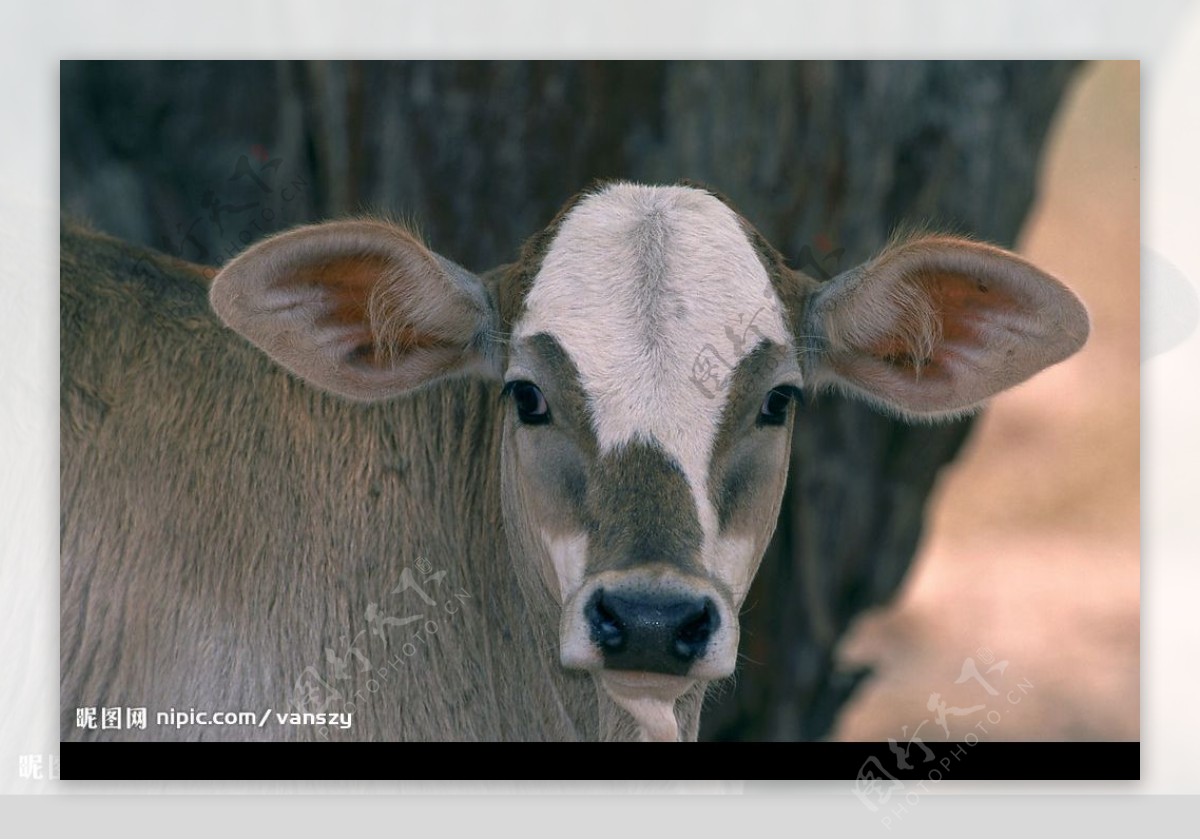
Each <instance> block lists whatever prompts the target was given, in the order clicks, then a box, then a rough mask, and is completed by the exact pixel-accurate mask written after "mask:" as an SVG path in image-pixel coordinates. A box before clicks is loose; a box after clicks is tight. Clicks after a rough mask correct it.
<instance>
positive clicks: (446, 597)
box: [62, 184, 1087, 740]
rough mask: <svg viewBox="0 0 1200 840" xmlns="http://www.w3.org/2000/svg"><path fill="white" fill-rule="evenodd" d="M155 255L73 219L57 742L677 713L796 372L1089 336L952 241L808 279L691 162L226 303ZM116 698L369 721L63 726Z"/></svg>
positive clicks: (535, 736) (255, 252) (908, 387)
mask: <svg viewBox="0 0 1200 840" xmlns="http://www.w3.org/2000/svg"><path fill="white" fill-rule="evenodd" d="M142 257H143V259H142V261H141V262H139V261H138V259H137V258H138V255H137V254H135V253H133V252H131V250H130V249H128V248H127V247H126V246H121V245H120V244H119V243H116V242H113V241H112V240H107V239H104V238H102V237H97V236H94V235H91V234H87V233H83V232H79V231H75V230H70V229H67V230H64V234H63V269H62V271H63V274H62V289H63V292H62V294H63V299H62V324H63V327H62V342H63V343H62V400H63V409H62V410H63V420H62V423H63V430H62V435H63V437H62V451H63V459H62V470H63V475H62V487H63V525H62V527H63V578H62V592H63V634H62V658H63V705H64V717H63V736H64V738H77V737H125V738H140V737H144V738H162V737H164V735H165V736H166V737H180V738H271V739H281V738H289V739H290V738H301V739H304V738H313V737H329V738H338V737H345V738H352V739H371V740H374V739H381V740H407V739H414V740H418V739H447V740H449V739H520V740H541V739H631V738H648V739H655V740H674V739H676V738H685V739H687V738H694V737H695V734H696V731H697V727H698V716H699V708H700V702H701V700H702V698H703V694H704V692H705V690H706V687H707V685H708V683H709V682H710V681H712V680H716V679H721V678H723V677H726V676H728V675H729V674H730V673H732V671H733V668H734V662H735V656H736V651H737V644H738V632H737V612H738V610H739V608H740V606H741V604H742V600H743V599H744V597H745V594H746V590H747V588H748V587H749V584H750V581H751V579H752V577H753V574H754V572H755V570H756V568H757V565H758V562H759V559H760V558H761V556H762V553H763V550H764V549H765V547H766V544H767V541H768V540H769V538H770V536H771V533H772V530H773V528H774V524H775V518H776V517H777V515H778V509H779V502H780V498H781V496H782V492H783V487H784V482H785V480H786V464H787V461H788V447H789V441H790V429H791V423H792V420H793V417H792V412H791V411H790V408H789V400H790V399H791V398H793V396H794V395H795V394H798V393H799V392H801V391H813V390H816V389H819V388H823V387H840V388H843V389H845V390H847V391H850V392H853V393H856V394H859V395H862V396H864V397H865V398H867V399H870V400H872V401H874V402H876V403H878V404H881V405H883V406H886V407H887V408H888V409H889V410H891V411H894V412H897V413H900V414H903V415H905V416H909V417H913V418H930V417H937V416H945V415H953V414H956V413H961V412H964V411H968V410H971V409H972V408H973V407H975V406H976V405H978V404H979V402H980V401H981V400H983V399H984V398H986V397H987V396H989V395H990V394H992V393H994V392H995V391H997V390H1000V389H1001V388H1003V387H1007V386H1009V385H1011V384H1014V383H1015V382H1017V381H1020V380H1021V379H1023V378H1025V377H1027V376H1029V375H1031V374H1032V373H1033V372H1035V371H1036V370H1038V369H1040V368H1041V367H1044V366H1045V365H1047V364H1052V363H1053V362H1055V361H1058V360H1060V359H1061V358H1064V357H1065V356H1066V355H1069V354H1070V353H1071V352H1073V351H1074V350H1075V349H1077V348H1078V347H1079V346H1080V345H1081V344H1082V341H1083V339H1084V337H1085V336H1086V332H1087V319H1086V315H1085V313H1084V311H1083V309H1082V307H1081V306H1080V305H1079V303H1078V301H1076V300H1075V299H1074V297H1073V296H1072V295H1071V294H1070V293H1069V292H1068V291H1067V290H1066V289H1065V288H1064V287H1062V286H1061V284H1058V283H1057V281H1054V280H1053V279H1051V278H1049V277H1047V276H1046V275H1044V274H1042V273H1041V272H1038V271H1037V270H1036V269H1034V268H1033V267H1032V266H1029V265H1027V264H1025V263H1023V262H1022V261H1020V260H1019V259H1017V258H1015V257H1013V256H1011V255H1008V254H1006V253H1004V252H1002V251H999V250H998V249H993V248H990V247H988V246H983V245H976V244H973V243H968V242H962V241H958V240H947V239H937V238H930V239H924V240H921V241H919V242H915V243H897V244H895V245H894V246H892V247H891V248H889V249H888V250H887V251H885V252H884V254H882V255H881V256H880V257H879V258H878V259H877V260H875V261H873V262H872V263H869V264H867V265H866V266H862V267H859V268H858V269H854V270H852V271H851V272H848V273H847V274H846V275H843V276H841V277H839V278H835V279H834V280H833V281H830V282H829V283H828V284H824V285H820V284H817V283H816V282H815V281H813V280H812V279H810V278H808V277H805V276H804V275H802V274H800V273H798V272H793V271H791V270H789V269H787V268H786V266H784V264H783V262H782V260H781V259H780V258H779V257H778V255H777V254H775V252H774V251H773V250H772V249H770V247H769V246H767V245H766V244H765V243H764V242H762V241H761V238H760V237H758V235H757V234H756V233H755V232H754V231H753V229H752V228H751V227H750V226H749V224H748V223H746V222H745V221H744V220H743V219H741V218H740V217H738V216H737V214H736V213H734V212H733V211H732V210H731V209H730V208H729V207H728V206H727V205H726V204H725V203H724V202H723V201H722V200H720V199H719V198H718V197H716V196H714V195H712V194H710V193H708V192H707V191H704V190H700V189H696V188H692V187H666V188H652V187H640V186H635V185H628V184H615V185H609V186H606V187H602V188H600V189H598V190H596V191H593V192H591V193H587V194H583V195H581V196H580V197H578V198H577V199H576V200H575V201H573V202H572V203H571V204H569V205H568V206H567V207H566V208H565V209H564V211H563V212H562V213H561V214H560V216H559V217H558V218H557V219H556V220H555V221H554V222H553V223H552V224H551V225H550V227H549V228H547V230H546V231H543V232H542V233H541V234H539V235H538V236H536V237H534V238H533V239H532V240H530V242H529V243H528V244H527V245H526V247H525V249H524V250H523V252H522V255H521V258H520V260H518V261H517V262H516V263H514V264H513V265H511V266H506V267H502V268H500V269H497V270H494V271H493V272H490V273H489V274H487V275H483V276H480V277H476V276H475V275H472V274H470V273H469V272H467V271H466V270H464V269H462V268H460V267H459V266H457V265H455V264H454V263H452V262H450V261H449V260H446V259H445V258H443V257H441V256H439V255H437V254H434V253H433V252H432V251H430V250H429V249H428V248H427V247H426V246H424V245H423V244H422V243H420V242H419V241H418V240H416V239H415V238H414V237H413V236H412V235H411V234H410V233H408V232H407V231H404V230H402V229H399V228H396V227H394V226H391V225H387V224H385V223H381V222H375V221H368V220H363V221H350V222H338V223H331V224H328V225H320V226H312V227H309V228H302V229H299V230H296V231H292V232H289V233H286V234H283V235H281V236H278V237H275V238H273V239H271V240H268V241H266V242H264V243H260V244H259V245H256V246H254V247H253V248H251V249H250V250H249V251H248V252H247V253H246V254H244V255H242V256H240V257H239V258H238V259H236V260H234V261H233V263H231V264H230V265H229V266H228V267H226V268H225V269H224V270H223V271H222V272H221V273H220V274H219V275H218V276H217V277H216V278H215V280H213V282H212V288H211V303H212V308H210V306H209V294H210V292H209V288H208V281H209V280H210V277H208V276H206V273H205V272H204V271H202V270H200V269H197V268H196V267H192V266H187V265H184V264H180V263H176V262H172V261H169V260H167V259H166V258H162V257H155V256H153V255H142ZM135 265H136V266H138V267H139V268H140V270H137V271H135V270H133V268H134V267H135ZM209 274H211V272H209ZM214 309H215V311H216V313H217V314H216V315H214V312H213V310H214ZM217 315H219V316H220V317H219V318H218V317H217ZM222 321H224V322H225V324H228V325H229V326H231V327H233V329H234V330H236V331H238V332H240V333H242V334H243V335H244V336H246V337H247V338H249V339H250V341H251V342H253V344H256V345H258V348H261V350H262V351H265V353H266V355H264V353H262V352H260V350H259V349H256V348H255V347H253V346H251V344H248V343H246V342H245V341H243V340H241V339H240V338H238V337H237V336H235V335H233V334H231V333H230V332H229V330H228V329H226V328H225V326H224V325H223V324H222ZM268 355H269V356H270V357H271V358H273V359H274V360H275V361H274V362H273V361H272V360H271V359H269V358H268ZM275 362H278V364H276V363H275ZM281 366H282V367H281ZM285 368H286V369H287V370H285ZM288 370H290V371H291V372H292V373H294V374H297V375H298V376H299V377H301V378H302V379H303V380H307V381H306V382H305V381H301V380H300V379H296V378H295V377H293V376H292V375H291V374H289V373H288ZM347 398H348V399H347ZM780 643H786V640H780ZM117 705H120V706H124V707H130V706H132V707H146V708H148V709H149V710H150V711H151V714H152V715H153V714H154V712H155V711H165V710H168V709H176V710H186V709H190V708H195V709H197V710H207V711H243V710H245V711H254V712H260V713H261V712H264V711H266V710H267V709H272V710H275V711H285V710H288V711H291V710H300V711H305V710H308V711H321V712H345V711H350V712H352V714H353V724H352V726H351V728H349V729H347V730H336V729H328V728H326V729H321V728H319V727H314V726H293V725H287V724H283V723H280V722H278V721H277V720H275V719H273V718H272V719H267V720H266V722H265V723H264V724H263V725H262V726H259V725H257V724H255V725H239V726H220V727H215V726H214V727H202V726H192V727H187V728H184V729H181V730H179V731H178V732H173V733H169V734H167V733H164V732H163V731H162V730H160V729H157V728H156V727H155V726H153V725H151V726H149V727H147V729H146V730H129V729H123V730H110V731H103V730H88V729H79V728H77V727H76V726H75V723H76V721H75V719H74V715H73V710H74V709H75V708H76V707H79V706H95V707H103V706H117Z"/></svg>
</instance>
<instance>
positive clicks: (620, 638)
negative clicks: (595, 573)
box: [584, 589, 625, 653]
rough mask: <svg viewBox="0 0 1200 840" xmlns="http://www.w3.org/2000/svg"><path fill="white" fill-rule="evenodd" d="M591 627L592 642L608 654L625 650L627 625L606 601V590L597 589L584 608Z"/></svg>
mask: <svg viewBox="0 0 1200 840" xmlns="http://www.w3.org/2000/svg"><path fill="white" fill-rule="evenodd" d="M584 615H585V616H586V617H587V620H588V624H589V625H590V627H591V637H592V641H593V642H594V643H595V644H596V645H597V646H598V647H599V648H600V649H601V650H604V651H605V652H607V653H619V652H620V651H622V650H624V648H625V624H624V623H623V622H622V621H621V619H620V618H618V617H617V615H616V613H615V612H614V611H613V608H612V605H610V604H608V603H606V602H605V600H604V590H603V589H597V590H596V591H595V592H594V593H593V594H592V597H591V598H589V599H588V603H587V606H586V607H585V608H584Z"/></svg>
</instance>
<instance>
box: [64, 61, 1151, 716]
mask: <svg viewBox="0 0 1200 840" xmlns="http://www.w3.org/2000/svg"><path fill="white" fill-rule="evenodd" d="M60 67H61V155H62V160H61V181H60V184H61V200H62V207H63V211H64V212H65V213H67V214H69V215H73V216H76V217H79V218H82V219H83V220H85V221H87V222H89V223H91V224H92V225H93V226H95V227H96V228H98V229H100V230H103V231H106V232H108V233H111V234H113V235H116V236H119V237H121V238H123V239H126V240H129V241H131V242H135V243H140V244H143V245H147V246H150V247H154V248H157V249H159V250H164V251H167V252H169V253H172V254H174V255H176V256H179V257H182V258H184V259H188V260H191V261H194V262H201V263H207V264H209V265H219V264H221V263H223V262H224V261H225V260H227V259H228V258H229V257H231V256H233V255H234V254H236V253H238V252H239V251H241V250H242V249H244V248H245V247H246V246H247V245H248V244H250V243H252V242H253V241H255V240H257V239H259V238H261V237H263V236H265V235H268V234H270V233H273V232H275V231H278V230H282V229H285V228H287V227H289V226H291V225H294V224H299V223H303V222H310V221H315V220H319V219H324V218H332V217H337V216H341V215H345V214H347V213H354V212H363V211H367V212H383V213H388V214H390V215H393V216H398V217H401V218H405V219H410V220H413V221H415V222H416V224H417V225H418V227H419V228H420V229H421V230H422V232H423V233H424V234H425V236H426V237H427V239H428V240H429V242H430V244H431V245H432V246H433V247H434V248H435V249H436V250H438V251H440V252H441V253H443V254H445V255H446V256H448V257H450V258H452V259H455V260H456V261H458V262H461V263H463V264H464V265H466V266H467V267H469V268H472V269H476V270H482V269H486V268H489V267H491V266H492V265H495V264H497V263H500V262H503V261H507V260H510V259H512V258H513V257H514V256H515V255H516V252H517V248H518V247H519V245H520V243H521V242H522V241H523V240H524V239H525V238H526V237H528V236H529V235H530V234H532V233H533V232H535V231H536V230H538V229H539V228H541V227H542V226H544V225H545V224H546V223H547V222H548V221H549V220H550V218H551V217H552V216H553V214H554V212H555V211H556V210H557V208H558V207H559V206H560V205H561V204H562V203H563V202H564V201H565V200H566V199H568V198H569V197H570V196H571V195H572V194H574V193H575V192H576V191H578V190H579V189H581V188H583V187H585V186H586V185H587V184H588V183H589V182H591V181H592V180H593V179H596V178H627V179H632V180H640V181H647V182H671V181H675V180H678V179H681V178H688V179H693V180H698V181H701V182H703V183H705V184H708V185H709V186H712V187H713V188H715V189H717V190H719V191H721V192H723V193H724V194H726V195H727V196H728V197H729V198H730V199H731V200H732V202H733V203H734V205H735V206H737V207H738V208H739V209H740V210H741V211H742V213H743V214H744V215H745V216H746V217H747V218H748V219H749V220H750V221H751V222H752V223H754V224H755V225H756V226H757V227H758V228H759V229H760V230H761V231H762V232H763V234H764V235H765V236H766V237H767V238H768V239H769V240H770V241H771V242H772V243H773V244H775V245H776V246H777V247H778V248H779V249H780V250H781V252H782V253H783V254H784V256H785V257H786V258H787V259H788V261H789V263H790V264H791V265H792V266H793V267H796V268H800V269H803V270H805V271H806V272H808V273H809V274H811V275H813V276H815V277H818V278H826V277H828V276H830V275H832V274H834V273H836V272H837V271H839V270H842V269H844V268H848V267H851V266H853V265H855V264H857V263H859V262H861V261H863V260H865V259H867V258H868V257H869V256H871V254H873V253H874V252H875V251H876V250H877V249H878V248H880V247H881V246H882V245H883V244H884V242H886V240H887V238H888V236H889V234H890V233H891V232H892V231H893V230H894V229H895V228H896V227H898V226H902V225H911V224H925V225H931V226H935V227H939V228H942V229H947V230H950V231H954V232H959V233H964V234H971V235H974V236H977V237H979V238H981V239H985V240H988V241H991V242H995V243H998V244H1001V245H1005V246H1009V247H1013V246H1017V247H1019V248H1020V249H1021V250H1022V251H1023V252H1024V253H1026V254H1027V255H1028V256H1030V258H1031V259H1033V260H1034V261H1035V262H1037V263H1038V264H1039V265H1041V266H1043V267H1044V268H1046V269H1048V270H1050V271H1051V272H1054V273H1056V274H1058V275H1059V276H1060V277H1062V278H1063V279H1064V280H1065V281H1067V282H1068V284H1069V285H1071V286H1072V287H1073V288H1075V289H1076V290H1077V291H1078V292H1079V293H1080V294H1081V296H1082V297H1083V299H1084V300H1085V302H1086V303H1087V304H1088V306H1089V309H1090V310H1091V312H1092V315H1093V319H1094V326H1093V338H1092V340H1091V342H1090V343H1089V345H1088V347H1087V348H1086V349H1085V351H1084V352H1083V353H1081V354H1080V355H1079V356H1077V357H1076V358H1074V359H1072V360H1071V361H1069V362H1068V363H1065V364H1063V365H1061V366H1059V367H1057V368H1055V369H1053V370H1052V371H1050V372H1048V373H1045V374H1043V375H1041V376H1039V377H1038V378H1037V379H1036V380H1034V381H1033V382H1031V383H1029V384H1028V385H1027V386H1025V387H1023V388H1021V389H1018V390H1017V391H1014V392H1012V393H1011V394H1007V395H1005V396H1003V397H1001V398H999V399H998V400H996V401H995V404H994V405H993V406H992V408H990V409H989V410H988V411H987V412H986V413H985V414H984V415H983V416H982V418H981V419H979V420H976V421H971V420H967V421H958V422H955V423H951V424H942V425H938V426H923V427H912V426H906V425H904V424H900V423H896V422H894V421H892V420H890V419H889V418H886V417H884V416H882V415H880V414H878V413H876V412H875V411H873V410H872V409H869V408H867V407H865V406H861V405H858V404H857V403H853V402H850V401H846V400H842V399H840V398H837V397H833V396H827V397H822V398H820V399H816V400H813V401H811V402H810V403H809V405H808V406H807V407H805V408H804V409H803V410H802V412H801V414H800V416H799V417H798V419H797V423H796V430H795V434H794V442H793V456H792V464H791V468H790V475H789V486H788V490H787V492H786V495H785V499H784V504H783V508H782V514H781V520H780V523H779V527H778V530H777V534H776V538H775V540H774V541H773V543H772V545H771V547H770V549H769V550H768V553H767V556H766V558H765V559H764V562H763V566H762V569H761V571H760V573H759V576H758V578H757V579H756V581H755V584H754V587H753V588H752V590H751V593H750V595H749V597H748V598H747V603H746V608H745V611H744V614H743V617H742V619H743V644H742V652H743V661H742V664H741V666H740V669H739V674H738V678H737V680H736V682H735V683H732V684H730V685H727V686H724V687H723V688H722V690H720V691H719V692H717V693H716V694H715V696H714V697H713V698H712V702H711V703H710V705H709V707H708V708H707V709H706V712H705V716H704V731H703V732H702V736H703V737H706V738H712V739H736V740H797V739H816V738H823V737H834V738H844V739H870V740H881V739H885V738H887V737H895V738H900V737H901V736H902V733H903V732H904V731H907V733H908V735H910V736H911V734H912V730H913V728H914V727H916V726H918V725H920V724H921V723H922V721H924V720H926V719H928V718H930V716H931V711H930V710H929V709H928V707H927V704H928V701H929V698H930V695H931V694H933V693H935V692H936V693H939V694H940V696H941V698H942V699H943V700H944V701H945V702H946V703H948V704H949V705H950V706H955V705H957V706H960V707H962V708H969V706H968V705H967V704H968V703H970V702H973V701H972V700H971V698H972V697H978V693H977V687H976V694H974V695H968V694H967V693H965V692H967V691H968V690H969V689H971V688H972V687H973V686H972V685H971V684H969V683H965V684H961V685H956V684H955V680H956V679H957V678H958V677H959V676H960V672H961V669H962V667H963V664H964V660H965V659H966V658H967V657H976V658H977V659H978V661H979V662H980V670H981V671H983V670H984V668H985V667H990V664H989V663H988V662H987V661H985V660H986V659H987V658H988V657H992V658H993V660H994V662H993V663H991V664H996V663H1000V662H1007V663H1008V664H1007V666H1005V667H1006V669H1007V670H1005V671H1003V672H997V674H993V675H992V676H991V677H990V678H991V679H993V680H998V679H999V677H1003V678H1004V680H1009V681H1011V682H1014V683H1015V682H1016V680H1017V679H1018V678H1020V679H1023V680H1025V681H1026V682H1028V683H1029V684H1030V685H1031V686H1032V688H1030V689H1029V691H1028V699H1027V700H1023V702H1022V704H1021V706H1020V707H1019V708H1016V707H1014V709H1013V711H1012V713H1011V714H1010V715H1009V716H1008V718H1006V721H1005V725H1004V726H1003V727H999V728H997V729H996V730H995V732H993V733H991V734H989V735H988V736H987V737H989V738H1004V739H1009V740H1019V739H1042V738H1044V739H1072V740H1073V739H1120V738H1136V737H1137V734H1138V723H1137V721H1138V679H1137V676H1138V555H1137V521H1138V508H1137V505H1138V487H1137V475H1138V473H1137V470H1138V453H1137V439H1138V438H1137V418H1138V392H1137V386H1138V379H1137V375H1138V374H1137V370H1138V368H1137V350H1138V320H1137V318H1138V255H1137V243H1138V171H1137V160H1138V70H1137V64H1136V62H1126V63H1100V64H1080V63H1077V62H898V63H892V62H864V63H859V62H501V63H489V62H63V63H62V64H61V65H60ZM947 465H949V466H947ZM943 468H944V469H943ZM931 494H932V495H931ZM918 549H919V555H918ZM914 557H917V558H918V559H917V560H916V562H915V563H914ZM993 655H994V656H993ZM948 721H949V724H948V729H949V736H948V737H953V738H957V737H961V736H962V734H963V731H964V729H963V726H964V725H965V724H966V722H967V718H966V717H965V716H963V717H961V718H959V717H956V716H953V715H951V716H950V717H949V718H948ZM973 722H974V720H973V719H972V720H971V723H973ZM960 724H962V725H960ZM949 727H958V728H957V730H955V729H952V728H949ZM922 731H923V734H924V735H925V736H926V737H929V732H930V730H929V727H928V726H927V727H926V729H925V730H922ZM937 737H938V738H941V732H937Z"/></svg>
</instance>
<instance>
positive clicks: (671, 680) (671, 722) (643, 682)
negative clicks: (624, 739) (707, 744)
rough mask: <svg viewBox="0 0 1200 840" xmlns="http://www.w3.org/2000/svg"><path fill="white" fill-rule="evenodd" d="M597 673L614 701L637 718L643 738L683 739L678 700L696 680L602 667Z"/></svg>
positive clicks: (657, 739) (653, 739) (655, 739)
mask: <svg viewBox="0 0 1200 840" xmlns="http://www.w3.org/2000/svg"><path fill="white" fill-rule="evenodd" d="M596 677H597V679H599V680H600V684H601V685H602V686H604V690H605V691H606V692H607V693H608V696H609V697H611V698H612V699H613V702H615V703H616V704H617V705H618V706H620V707H621V708H622V709H624V710H625V711H626V712H628V713H629V714H630V715H631V716H632V717H633V719H634V720H635V721H637V724H638V727H639V728H640V729H641V734H642V740H643V741H678V740H679V721H678V720H677V719H676V718H675V701H676V700H678V699H679V698H680V696H681V695H682V694H683V693H684V692H685V691H687V690H688V689H689V688H691V687H692V685H693V684H694V683H695V680H692V679H689V678H687V677H671V676H667V675H665V674H647V673H641V672H637V671H601V672H600V673H598V674H596Z"/></svg>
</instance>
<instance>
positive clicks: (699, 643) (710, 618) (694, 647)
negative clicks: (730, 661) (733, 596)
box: [674, 598, 719, 660]
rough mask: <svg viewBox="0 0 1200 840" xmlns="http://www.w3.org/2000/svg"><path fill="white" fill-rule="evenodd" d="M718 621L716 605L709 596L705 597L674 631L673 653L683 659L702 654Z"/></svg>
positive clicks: (694, 657) (693, 657)
mask: <svg viewBox="0 0 1200 840" xmlns="http://www.w3.org/2000/svg"><path fill="white" fill-rule="evenodd" d="M718 622H719V619H718V617H717V607H716V605H715V604H714V603H713V602H712V599H711V598H705V599H704V601H703V602H702V603H701V604H700V606H699V609H697V610H696V612H695V613H693V614H692V615H690V616H687V617H686V618H685V619H684V620H683V622H682V623H681V624H680V625H679V629H678V630H676V631H675V644H674V650H675V655H676V656H678V657H679V658H680V659H684V660H692V659H696V658H698V657H700V656H702V655H703V653H704V649H705V648H706V647H707V646H708V640H709V639H710V638H711V637H712V634H713V632H715V631H716V629H717V625H718Z"/></svg>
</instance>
